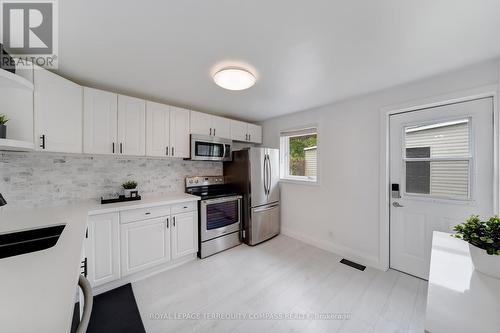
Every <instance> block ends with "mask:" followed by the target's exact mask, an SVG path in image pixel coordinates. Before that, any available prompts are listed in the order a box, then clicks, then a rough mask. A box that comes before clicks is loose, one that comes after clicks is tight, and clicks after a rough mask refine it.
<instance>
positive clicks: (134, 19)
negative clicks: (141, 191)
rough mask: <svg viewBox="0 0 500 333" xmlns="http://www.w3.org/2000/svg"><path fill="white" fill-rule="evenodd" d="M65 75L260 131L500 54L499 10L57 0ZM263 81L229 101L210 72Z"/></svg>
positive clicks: (284, 1)
mask: <svg viewBox="0 0 500 333" xmlns="http://www.w3.org/2000/svg"><path fill="white" fill-rule="evenodd" d="M59 11H60V33H59V34H60V44H59V50H60V52H59V61H60V63H59V73H61V74H62V75H64V76H66V77H68V78H71V79H74V80H76V81H78V82H81V83H83V84H87V85H91V86H95V87H100V88H104V89H109V90H113V91H117V92H121V93H127V94H130V95H132V96H138V97H143V98H150V99H153V100H157V101H160V102H167V103H170V104H174V105H179V106H185V107H189V108H192V109H198V110H201V111H208V112H212V113H216V114H221V115H226V116H230V117H233V118H241V119H244V120H250V121H252V120H253V121H257V120H263V119H267V118H271V117H275V116H278V115H282V114H285V113H291V112H295V111H299V110H304V109H308V108H312V107H315V106H319V105H324V104H327V103H330V102H333V101H337V100H339V99H344V98H347V97H351V96H354V95H359V94H363V93H367V92H371V91H374V90H379V89H383V88H387V87H390V86H394V85H397V84H401V83H404V82H408V81H412V80H416V79H420V78H423V77H427V76H431V75H434V74H438V73H441V72H445V71H449V70H452V69H454V68H457V67H461V66H464V65H467V64H471V63H474V62H479V61H481V60H485V59H489V58H493V57H497V56H500V42H499V41H500V39H499V38H500V1H498V0H474V1H472V0H470V1H469V0H413V1H411V0H349V1H345V0H342V1H341V0H310V1H306V0H300V1H299V0H177V1H174V0H163V1H159V0H156V1H154V0H141V1H139V0H120V1H116V0H115V1H111V0H106V1H104V0H71V1H68V0H60V1H59ZM224 65H244V66H247V67H248V68H249V69H250V70H252V71H254V73H255V74H256V75H257V77H258V81H257V84H256V85H255V86H254V87H252V88H250V89H249V90H246V91H240V92H235V91H225V90H223V89H221V88H219V87H218V86H216V85H215V84H214V83H213V81H212V79H211V74H212V73H213V72H214V71H216V70H217V69H219V68H220V67H222V66H224Z"/></svg>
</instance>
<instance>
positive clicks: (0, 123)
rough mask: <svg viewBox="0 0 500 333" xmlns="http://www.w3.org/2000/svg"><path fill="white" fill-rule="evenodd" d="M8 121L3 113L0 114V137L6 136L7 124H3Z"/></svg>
mask: <svg viewBox="0 0 500 333" xmlns="http://www.w3.org/2000/svg"><path fill="white" fill-rule="evenodd" d="M8 121H9V119H8V118H7V116H6V115H5V114H3V113H2V114H0V139H5V138H7V126H5V124H6V123H7V122H8Z"/></svg>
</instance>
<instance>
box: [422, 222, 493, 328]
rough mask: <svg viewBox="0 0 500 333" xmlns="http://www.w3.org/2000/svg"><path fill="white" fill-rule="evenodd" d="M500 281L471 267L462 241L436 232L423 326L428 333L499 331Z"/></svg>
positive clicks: (467, 247) (466, 249)
mask: <svg viewBox="0 0 500 333" xmlns="http://www.w3.org/2000/svg"><path fill="white" fill-rule="evenodd" d="M499 314H500V280H498V279H494V278H491V277H489V276H486V275H484V274H481V273H479V272H477V271H475V270H474V266H473V265H472V261H471V259H470V254H469V246H468V244H467V243H466V242H465V241H462V240H460V239H456V238H453V237H451V236H450V234H448V233H443V232H437V231H435V232H434V234H433V239H432V257H431V269H430V275H429V290H428V295H427V312H426V320H425V329H426V331H428V332H431V333H450V332H453V333H461V332H463V333H470V332H474V333H482V332H484V333H491V332H498V331H500V315H499Z"/></svg>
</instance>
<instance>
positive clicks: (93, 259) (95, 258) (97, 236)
mask: <svg viewBox="0 0 500 333" xmlns="http://www.w3.org/2000/svg"><path fill="white" fill-rule="evenodd" d="M86 242H87V245H86V246H85V249H86V251H85V252H86V255H87V259H88V263H87V265H88V279H89V281H90V284H91V285H92V286H93V287H95V286H98V285H101V284H104V283H108V282H111V281H114V280H117V279H119V278H120V219H119V215H118V213H111V214H103V215H94V216H89V218H88V239H87V241H86Z"/></svg>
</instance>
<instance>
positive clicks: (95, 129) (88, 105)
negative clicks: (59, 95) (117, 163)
mask: <svg viewBox="0 0 500 333" xmlns="http://www.w3.org/2000/svg"><path fill="white" fill-rule="evenodd" d="M117 112H118V103H117V95H116V94H114V93H110V92H107V91H103V90H97V89H93V88H87V87H84V88H83V152H84V153H87V154H114V153H115V152H117V148H118V147H117V128H118V124H117V120H118V116H117Z"/></svg>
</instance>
